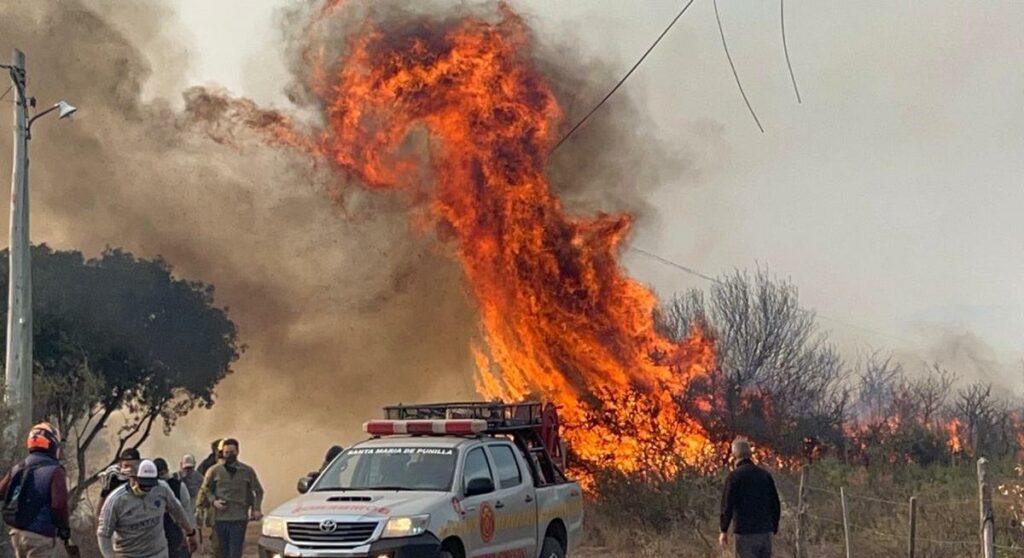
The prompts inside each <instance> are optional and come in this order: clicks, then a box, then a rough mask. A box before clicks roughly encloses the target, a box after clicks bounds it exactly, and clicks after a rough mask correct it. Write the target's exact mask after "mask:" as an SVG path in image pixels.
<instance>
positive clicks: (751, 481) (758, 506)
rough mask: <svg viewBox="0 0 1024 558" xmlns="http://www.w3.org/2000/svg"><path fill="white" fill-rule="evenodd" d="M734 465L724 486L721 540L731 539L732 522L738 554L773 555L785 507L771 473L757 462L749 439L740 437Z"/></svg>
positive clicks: (735, 445)
mask: <svg viewBox="0 0 1024 558" xmlns="http://www.w3.org/2000/svg"><path fill="white" fill-rule="evenodd" d="M732 458H733V461H734V462H735V468H734V469H733V471H732V472H731V473H729V477H728V478H727V479H726V480H725V487H724V488H723V489H722V515H721V517H720V523H721V525H720V527H721V529H722V534H721V535H720V536H719V537H718V541H719V542H720V543H721V545H722V546H723V547H725V546H727V545H728V543H729V525H730V524H732V526H733V534H734V535H735V536H736V546H735V549H736V557H737V558H771V555H772V536H773V535H777V534H778V532H779V518H780V516H781V512H782V507H781V505H780V503H779V493H778V491H777V490H776V489H775V480H774V479H772V475H771V473H769V472H768V471H766V470H764V469H762V468H761V467H758V466H757V465H755V464H754V459H753V454H752V452H751V450H750V442H748V441H747V440H746V439H745V438H737V439H736V440H734V441H733V443H732Z"/></svg>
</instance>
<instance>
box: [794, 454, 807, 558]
mask: <svg viewBox="0 0 1024 558" xmlns="http://www.w3.org/2000/svg"><path fill="white" fill-rule="evenodd" d="M806 485H807V465H804V466H803V467H800V490H799V492H797V495H796V558H807V543H806V541H805V539H806V538H807V533H806V532H805V530H804V515H805V514H806V513H807V507H806V504H805V503H804V498H805V497H806V495H805V494H806V492H805V491H806V490H807V489H806Z"/></svg>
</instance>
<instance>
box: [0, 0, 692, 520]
mask: <svg viewBox="0 0 1024 558" xmlns="http://www.w3.org/2000/svg"><path fill="white" fill-rule="evenodd" d="M0 6H2V7H3V9H4V14H5V16H4V18H3V19H2V20H0V52H3V53H7V52H10V51H11V49H12V48H14V47H15V46H17V47H19V48H21V49H22V50H23V51H25V53H26V55H27V60H28V74H29V80H30V81H29V88H30V94H32V95H36V96H37V97H38V98H39V99H40V103H41V104H43V105H45V104H47V103H50V102H53V101H56V100H57V98H58V97H61V98H67V99H69V100H71V101H73V102H74V103H75V104H76V105H78V106H79V107H80V111H79V114H77V115H76V117H75V120H74V121H72V122H59V123H58V122H57V121H55V120H50V119H47V120H44V121H40V122H39V123H38V124H37V126H36V128H35V138H34V139H33V143H32V146H31V155H32V160H33V165H32V168H31V183H32V204H33V224H32V226H33V239H34V241H35V242H47V243H49V244H51V245H53V246H55V247H58V248H65V249H79V250H83V251H84V252H86V253H87V254H96V253H97V252H99V251H100V250H102V249H103V248H104V247H105V246H119V247H123V248H125V249H127V250H130V251H132V252H134V253H135V254H137V255H139V256H143V257H154V256H157V255H161V256H163V257H165V258H166V259H167V260H168V261H169V262H171V264H172V265H174V267H175V269H176V272H177V274H179V275H180V276H183V277H188V278H193V279H199V280H202V281H205V282H209V283H212V284H214V285H215V286H216V288H217V294H216V300H217V303H218V304H221V305H224V306H226V307H228V308H229V313H230V316H231V317H232V319H234V320H235V321H236V323H238V325H239V327H240V333H241V338H242V340H243V341H244V342H245V343H246V344H247V345H248V350H247V352H246V353H245V355H244V357H243V358H242V360H241V361H240V362H239V363H238V364H237V366H236V368H235V370H236V373H235V374H234V375H232V376H230V377H229V378H228V379H227V380H226V381H225V382H224V383H223V384H222V385H221V386H220V387H219V389H218V398H217V403H216V405H215V407H214V408H213V409H212V410H211V411H199V412H196V413H193V415H191V416H189V417H188V418H187V419H185V420H183V421H181V422H180V423H179V426H178V427H177V429H176V431H175V433H174V434H172V437H171V438H170V439H165V438H162V437H158V438H156V439H154V440H153V441H152V442H151V443H150V444H149V445H148V446H147V447H146V451H147V453H153V454H157V453H161V454H163V455H164V456H165V457H167V458H168V460H169V461H171V462H172V463H174V462H176V460H177V457H179V456H180V454H181V453H185V452H189V453H196V454H200V455H201V454H205V451H206V447H207V444H208V442H209V441H210V440H211V439H213V438H216V437H221V436H227V435H230V436H235V437H238V438H240V439H241V441H242V448H243V459H245V460H247V461H249V462H252V463H253V464H255V465H257V466H258V468H259V469H260V470H261V471H262V473H263V475H264V476H265V477H267V479H268V482H267V484H268V485H269V489H270V500H271V501H280V500H281V499H282V498H284V497H287V496H288V495H289V493H290V492H291V490H292V488H291V487H292V486H293V485H292V481H293V479H294V478H295V477H296V476H297V475H299V474H301V473H304V472H305V471H307V470H309V469H311V468H314V467H315V466H316V465H318V464H319V460H320V459H321V456H322V454H323V451H325V450H326V448H327V447H328V446H330V445H332V444H334V443H346V442H351V441H353V440H355V439H358V437H359V433H358V425H359V424H360V423H361V421H362V420H364V419H365V418H367V417H370V416H376V415H377V414H378V413H379V407H380V406H381V405H383V404H387V403H395V402H412V401H417V400H443V399H467V398H473V397H474V396H475V395H474V392H473V385H472V370H473V364H472V359H471V357H470V352H469V346H470V342H471V340H472V339H473V338H474V336H475V335H476V334H477V332H478V324H477V316H476V310H475V308H474V305H473V301H472V300H470V297H469V296H468V295H467V293H466V290H465V289H464V286H463V284H462V275H461V270H460V269H459V267H458V264H457V263H456V262H455V261H454V259H453V258H452V257H451V254H450V250H451V247H450V246H446V245H445V244H444V243H443V242H438V241H437V239H434V238H430V237H428V236H423V235H418V234H416V233H414V232H412V231H411V230H410V227H409V224H408V214H409V212H410V211H414V210H415V202H414V201H413V200H411V199H410V198H409V197H408V196H404V195H402V194H401V193H397V194H369V193H366V192H363V191H361V190H359V188H358V187H357V186H356V185H349V184H345V183H344V182H343V181H342V179H341V178H339V177H338V176H337V175H335V174H333V173H332V172H331V171H330V169H328V168H325V167H324V166H323V165H316V164H313V163H312V162H311V161H310V160H309V159H307V158H306V157H304V156H302V155H301V154H298V153H294V152H291V151H289V150H283V149H273V148H269V147H264V146H260V145H259V144H258V143H256V142H250V141H245V139H246V138H241V139H240V141H238V142H235V143H234V144H232V145H228V144H223V143H217V142H214V141H211V140H210V138H209V137H208V136H207V135H206V134H205V133H204V132H203V130H202V129H201V128H202V127H200V126H197V125H196V122H197V121H196V119H195V115H194V114H192V115H189V114H186V113H184V112H182V110H181V108H180V107H181V106H182V105H183V104H184V102H179V101H176V100H174V101H168V100H166V99H169V98H171V99H173V98H174V97H175V96H176V95H175V93H177V94H178V95H180V92H181V91H183V90H184V89H185V88H186V87H187V86H188V85H189V84H186V83H185V80H184V69H185V68H186V67H187V62H188V57H187V53H186V49H185V48H184V47H183V46H182V44H181V36H180V33H181V32H180V30H178V29H177V28H176V27H175V25H174V22H173V18H172V16H171V12H170V10H169V9H168V8H167V6H166V5H163V4H160V3H132V4H130V5H125V4H124V3H120V2H118V3H114V2H95V3H90V4H88V5H87V4H85V3H83V2H81V1H78V0H71V1H61V2H58V1H56V0H44V1H38V2H32V3H20V2H14V1H13V0H2V1H0ZM366 6H367V5H366V4H363V5H355V6H354V7H352V8H349V7H346V9H352V10H353V12H352V13H350V14H346V19H345V20H343V21H340V22H336V21H334V20H332V22H331V23H329V24H327V25H326V26H325V27H324V28H323V29H319V30H318V31H317V32H318V33H321V34H326V35H328V36H330V37H332V39H341V38H342V37H344V35H345V33H347V32H351V29H352V28H351V26H352V25H355V23H353V22H358V17H355V16H359V15H360V14H361V15H363V16H366V15H369V16H372V17H375V18H378V19H380V20H382V21H386V20H391V19H393V18H406V17H411V16H418V15H422V14H423V13H426V12H431V13H438V14H442V15H441V17H456V16H461V15H465V14H466V13H469V12H467V11H458V12H452V11H445V10H441V9H439V8H437V5H435V4H430V5H429V6H428V5H427V4H417V8H416V10H415V11H414V12H413V11H409V10H407V9H403V8H401V6H400V5H399V4H398V3H388V4H384V3H375V4H374V7H373V10H372V13H371V12H370V11H368V8H367V7H366ZM315 9H317V7H316V6H312V5H307V6H305V7H302V8H299V9H295V10H290V11H286V12H284V13H282V17H281V21H282V25H283V29H284V33H283V36H284V37H285V38H286V41H285V44H283V45H281V48H282V49H285V50H286V51H287V53H288V56H289V57H290V59H291V60H292V61H293V71H294V72H295V78H296V79H295V81H294V83H292V84H290V85H288V86H287V91H288V94H289V97H290V99H291V100H292V101H293V102H294V103H295V108H296V111H297V114H299V115H300V117H306V118H309V119H310V121H311V122H314V123H315V121H316V108H317V107H316V106H315V105H314V104H313V103H312V101H311V99H312V98H311V96H310V95H309V92H308V91H306V90H305V89H304V88H303V86H302V85H301V84H302V83H303V77H304V75H303V72H304V71H305V70H306V68H305V67H304V65H303V64H302V50H301V49H302V47H303V46H304V43H303V42H302V39H303V34H304V33H306V32H307V27H306V25H307V24H306V22H307V17H308V15H309V14H310V13H311V11H312V10H315ZM464 9H465V10H469V11H472V13H477V14H484V15H485V16H486V17H494V16H495V13H494V11H493V10H490V11H487V10H483V11H481V10H482V9H481V8H464ZM435 10H436V11H435ZM335 44H341V42H340V40H339V41H338V42H337V43H335ZM566 48H567V47H566V45H564V44H563V45H558V44H555V43H544V44H543V46H541V47H539V48H538V50H537V51H536V52H534V53H533V55H534V56H535V57H536V59H537V61H538V64H539V66H540V67H541V69H542V70H544V72H545V73H546V74H547V75H549V76H551V78H552V80H553V83H554V87H555V88H556V90H557V91H558V92H559V93H560V95H562V97H563V98H564V99H566V100H567V103H566V112H567V116H568V120H569V121H572V120H573V118H575V117H578V116H579V115H581V114H582V113H583V112H584V111H585V110H588V109H589V108H590V105H589V104H590V103H591V102H592V100H593V99H595V98H599V96H600V95H601V94H603V91H601V87H603V86H604V84H609V83H613V82H614V78H613V76H612V72H610V71H609V70H608V69H607V68H606V67H603V66H602V65H601V64H597V63H579V64H576V63H572V62H570V60H572V59H574V58H575V57H572V58H565V57H561V56H556V55H555V53H556V52H557V51H558V49H563V52H564V51H565V50H564V49H566ZM335 54H337V53H335ZM152 67H159V68H161V69H162V70H163V71H164V73H162V74H160V75H153V74H152V70H151V68H152ZM592 84H601V86H600V87H597V86H595V85H592ZM195 92H196V90H192V91H191V94H193V95H194V94H195ZM193 108H195V107H193ZM644 122H645V120H644V116H643V111H641V110H640V109H639V108H638V107H636V106H633V105H632V103H630V102H628V101H619V102H617V103H616V105H615V106H614V110H612V107H611V106H609V107H606V108H605V109H604V114H602V116H601V118H599V119H595V120H594V121H593V122H591V123H590V124H589V125H588V126H587V127H586V128H584V129H583V130H581V131H580V132H579V134H578V135H577V137H575V138H574V139H573V140H572V141H570V142H568V143H567V144H566V145H565V146H563V148H562V149H561V150H560V152H559V153H558V154H557V156H556V157H555V158H554V159H553V161H552V164H551V176H552V180H553V184H554V187H555V188H556V189H557V192H558V193H559V194H561V195H562V196H563V197H564V198H565V200H566V203H567V207H568V208H569V209H570V210H571V211H573V212H581V213H591V212H594V211H609V212H612V211H614V212H618V211H623V210H627V211H631V212H634V213H637V214H642V215H647V214H649V211H648V209H649V208H648V207H647V205H646V204H647V202H646V193H647V192H649V191H650V190H651V189H652V188H654V187H655V186H656V185H657V184H658V183H659V182H660V181H662V180H664V179H665V178H666V175H668V176H669V177H671V178H673V179H678V178H679V177H680V176H682V175H684V174H685V173H686V172H687V169H688V165H687V163H686V161H685V160H684V158H680V157H678V156H669V154H668V152H667V151H666V150H665V149H662V148H661V147H659V143H658V142H657V141H655V140H654V139H653V138H652V137H649V136H647V135H646V134H645V133H644V132H643V131H642V130H644V129H646V128H645V126H644ZM609 137H615V138H616V141H615V142H614V143H609V142H606V141H605V140H606V139H607V138H609ZM607 145H614V146H615V148H614V150H613V151H608V150H607V149H606V148H605V147H603V146H607ZM9 150H10V139H9V136H7V135H4V136H0V152H9ZM0 165H2V166H0V173H7V172H9V170H10V169H9V159H8V158H6V157H5V158H3V159H2V163H0ZM4 191H5V192H6V189H4ZM339 192H341V194H340V195H341V198H342V199H341V201H342V202H343V203H341V204H334V203H331V201H330V198H331V195H330V194H334V195H338V193H339ZM284 456H287V459H283V457H284Z"/></svg>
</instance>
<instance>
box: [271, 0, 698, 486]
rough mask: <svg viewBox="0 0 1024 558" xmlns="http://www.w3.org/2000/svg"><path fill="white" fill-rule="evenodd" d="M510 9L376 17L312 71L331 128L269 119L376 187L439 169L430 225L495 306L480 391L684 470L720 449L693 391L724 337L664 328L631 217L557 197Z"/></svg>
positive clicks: (546, 137) (483, 301)
mask: <svg viewBox="0 0 1024 558" xmlns="http://www.w3.org/2000/svg"><path fill="white" fill-rule="evenodd" d="M500 11H501V19H500V21H497V22H488V21H485V20H483V19H478V18H473V17H467V18H463V19H461V20H459V21H454V22H448V23H438V22H433V21H428V20H425V19H421V20H417V21H407V22H403V23H400V24H396V25H389V26H388V28H387V29H386V30H382V29H379V28H377V27H375V26H373V25H369V24H368V25H367V26H366V27H365V28H364V30H363V31H362V32H360V33H358V34H357V35H356V36H354V37H353V38H351V39H350V44H349V45H348V52H349V54H348V55H347V56H346V57H344V58H343V59H341V60H339V61H337V63H336V64H335V65H325V66H322V67H319V66H318V67H314V68H313V69H312V71H311V72H310V74H311V75H313V76H317V77H316V78H314V81H315V82H316V83H311V84H309V85H310V88H311V89H312V90H313V91H315V92H316V93H317V94H318V95H320V96H321V99H322V101H323V104H324V105H325V122H326V126H325V128H324V129H323V130H322V131H320V132H319V133H316V134H307V135H306V136H304V137H299V135H297V134H296V132H295V131H294V128H293V127H292V126H290V125H288V126H282V125H281V123H282V122H286V121H285V120H282V119H280V118H270V119H266V120H267V122H269V123H271V126H270V127H269V128H268V130H269V132H270V133H273V134H275V137H276V141H278V142H281V143H286V144H290V145H297V146H301V147H303V148H306V149H309V150H310V151H312V152H314V153H315V154H317V155H318V156H321V157H324V158H326V159H327V160H329V161H331V162H332V163H333V164H334V165H336V166H337V167H338V168H339V169H342V170H343V171H345V172H346V173H348V174H350V175H352V176H354V177H356V178H358V179H359V180H360V181H361V182H363V183H364V184H366V186H367V187H369V188H372V189H381V190H383V189H397V188H406V187H411V186H413V185H415V184H416V183H417V182H421V181H422V180H423V176H424V172H423V171H424V168H423V167H424V165H426V166H427V167H428V169H429V171H430V173H429V177H430V178H431V179H432V181H433V189H432V191H431V194H430V195H431V197H430V215H431V220H430V222H431V223H432V224H434V225H435V226H436V228H437V229H438V230H439V231H441V232H442V234H443V235H444V236H445V237H447V238H452V239H453V240H454V246H455V249H456V252H457V255H458V258H459V260H460V262H461V263H462V266H463V269H464V271H465V277H466V281H467V284H468V286H469V289H470V290H471V292H472V294H473V295H474V296H475V299H476V301H477V302H478V304H479V307H480V313H481V317H482V330H483V341H484V343H483V344H480V345H479V346H475V347H474V348H473V351H474V354H475V355H476V361H477V367H478V374H477V388H478V391H479V393H480V394H481V395H482V396H483V397H486V398H502V399H508V400H519V399H523V398H529V397H540V398H544V399H546V400H553V401H555V402H556V403H557V404H559V405H560V407H561V412H562V416H563V417H564V418H565V419H566V420H567V422H568V423H569V424H571V425H575V427H573V428H569V429H567V432H566V436H567V438H568V440H569V442H570V446H571V447H572V449H573V451H574V452H575V453H576V455H577V456H578V457H579V458H581V460H582V461H584V462H587V463H591V464H595V463H596V464H605V465H612V466H614V467H617V468H619V469H620V470H622V471H624V472H635V471H638V470H640V469H641V468H643V467H644V466H645V462H647V463H650V460H648V459H646V458H645V456H650V455H655V454H656V456H657V459H658V461H657V463H659V465H658V466H659V467H660V468H662V469H663V471H662V472H664V473H668V474H671V473H672V472H673V471H674V470H675V469H674V468H675V467H677V466H678V465H677V461H672V460H666V459H665V458H666V457H670V458H671V457H675V458H679V459H680V460H681V462H683V463H686V462H688V461H689V462H692V461H694V460H696V459H698V458H700V457H701V456H702V455H704V452H706V451H708V449H709V443H708V437H707V435H706V433H705V431H704V429H703V428H702V427H701V426H700V424H699V423H698V422H697V421H696V420H695V419H694V418H692V414H691V413H688V412H687V411H686V409H683V408H682V406H681V404H680V402H679V401H680V398H681V397H682V396H683V395H684V394H685V392H686V389H687V387H688V385H689V384H690V382H691V381H692V380H693V379H694V378H697V377H700V376H702V375H705V374H706V373H707V372H708V371H709V370H710V369H711V367H712V366H713V362H714V352H713V344H712V342H711V340H710V339H708V338H707V337H706V336H704V335H703V334H702V333H701V332H700V331H698V330H696V329H695V330H694V331H693V332H692V335H691V336H690V337H689V338H688V339H686V340H685V341H684V342H682V343H675V342H672V341H669V340H668V339H666V338H664V337H662V336H661V335H659V334H658V333H657V332H656V330H655V324H654V312H655V309H656V306H657V300H656V298H655V296H654V295H653V293H652V292H651V291H650V290H649V289H648V288H646V287H645V286H643V285H641V284H640V283H638V282H636V281H634V280H631V279H629V278H628V277H626V276H625V274H624V272H623V269H622V268H621V266H620V265H619V263H618V261H617V255H618V253H619V250H620V244H621V242H622V240H623V238H624V237H625V236H626V234H627V233H628V231H629V228H630V224H631V218H630V216H628V215H603V214H602V215H598V216H597V217H595V218H591V219H584V218H575V217H569V216H567V215H566V213H565V211H564V209H563V207H562V204H561V202H560V200H559V199H558V198H557V197H556V196H555V195H553V194H552V192H551V187H550V185H549V183H548V179H547V177H546V176H545V172H544V171H545V166H546V164H547V161H548V154H549V151H550V149H551V147H552V146H553V144H554V142H555V141H556V140H557V139H558V137H557V134H558V133H559V131H560V130H562V129H564V124H565V122H564V121H563V114H562V110H561V108H560V106H559V103H558V101H557V99H556V98H555V96H554V94H553V92H552V90H551V88H550V87H549V85H548V84H547V83H546V81H545V79H544V77H543V76H542V75H541V74H540V73H539V72H538V71H537V70H536V69H535V67H534V65H533V64H532V63H531V60H530V58H529V55H528V52H529V44H528V38H529V36H528V33H527V29H526V27H525V25H524V23H523V21H522V20H521V18H520V17H519V16H518V15H516V14H515V13H514V12H513V11H512V10H511V9H510V8H508V7H507V6H504V5H503V6H502V7H501V8H500ZM324 13H329V12H328V11H325V12H324ZM311 51H315V52H323V51H322V49H318V50H307V51H306V52H311ZM320 60H322V58H321V57H319V56H310V57H308V58H307V61H308V62H310V63H312V64H315V65H319V64H322V62H320ZM423 133H425V135H423ZM412 137H419V138H423V137H426V138H428V140H427V142H426V145H427V147H425V148H423V149H419V150H417V149H416V146H418V145H422V144H423V143H424V142H419V143H417V142H414V141H410V138H412ZM424 149H425V150H426V154H427V157H424V156H423V150H424ZM424 160H425V161H426V162H424ZM598 407H600V409H601V411H600V412H596V409H598ZM588 420H591V421H593V420H596V422H594V423H591V424H588V425H586V426H585V427H584V426H583V424H582V423H583V422H584V421H588ZM666 440H669V441H668V442H666Z"/></svg>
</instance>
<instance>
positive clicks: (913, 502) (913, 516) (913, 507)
mask: <svg viewBox="0 0 1024 558" xmlns="http://www.w3.org/2000/svg"><path fill="white" fill-rule="evenodd" d="M916 538H917V496H911V497H910V545H909V546H908V547H907V556H909V557H910V558H914V550H915V548H914V545H915V543H916Z"/></svg>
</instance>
